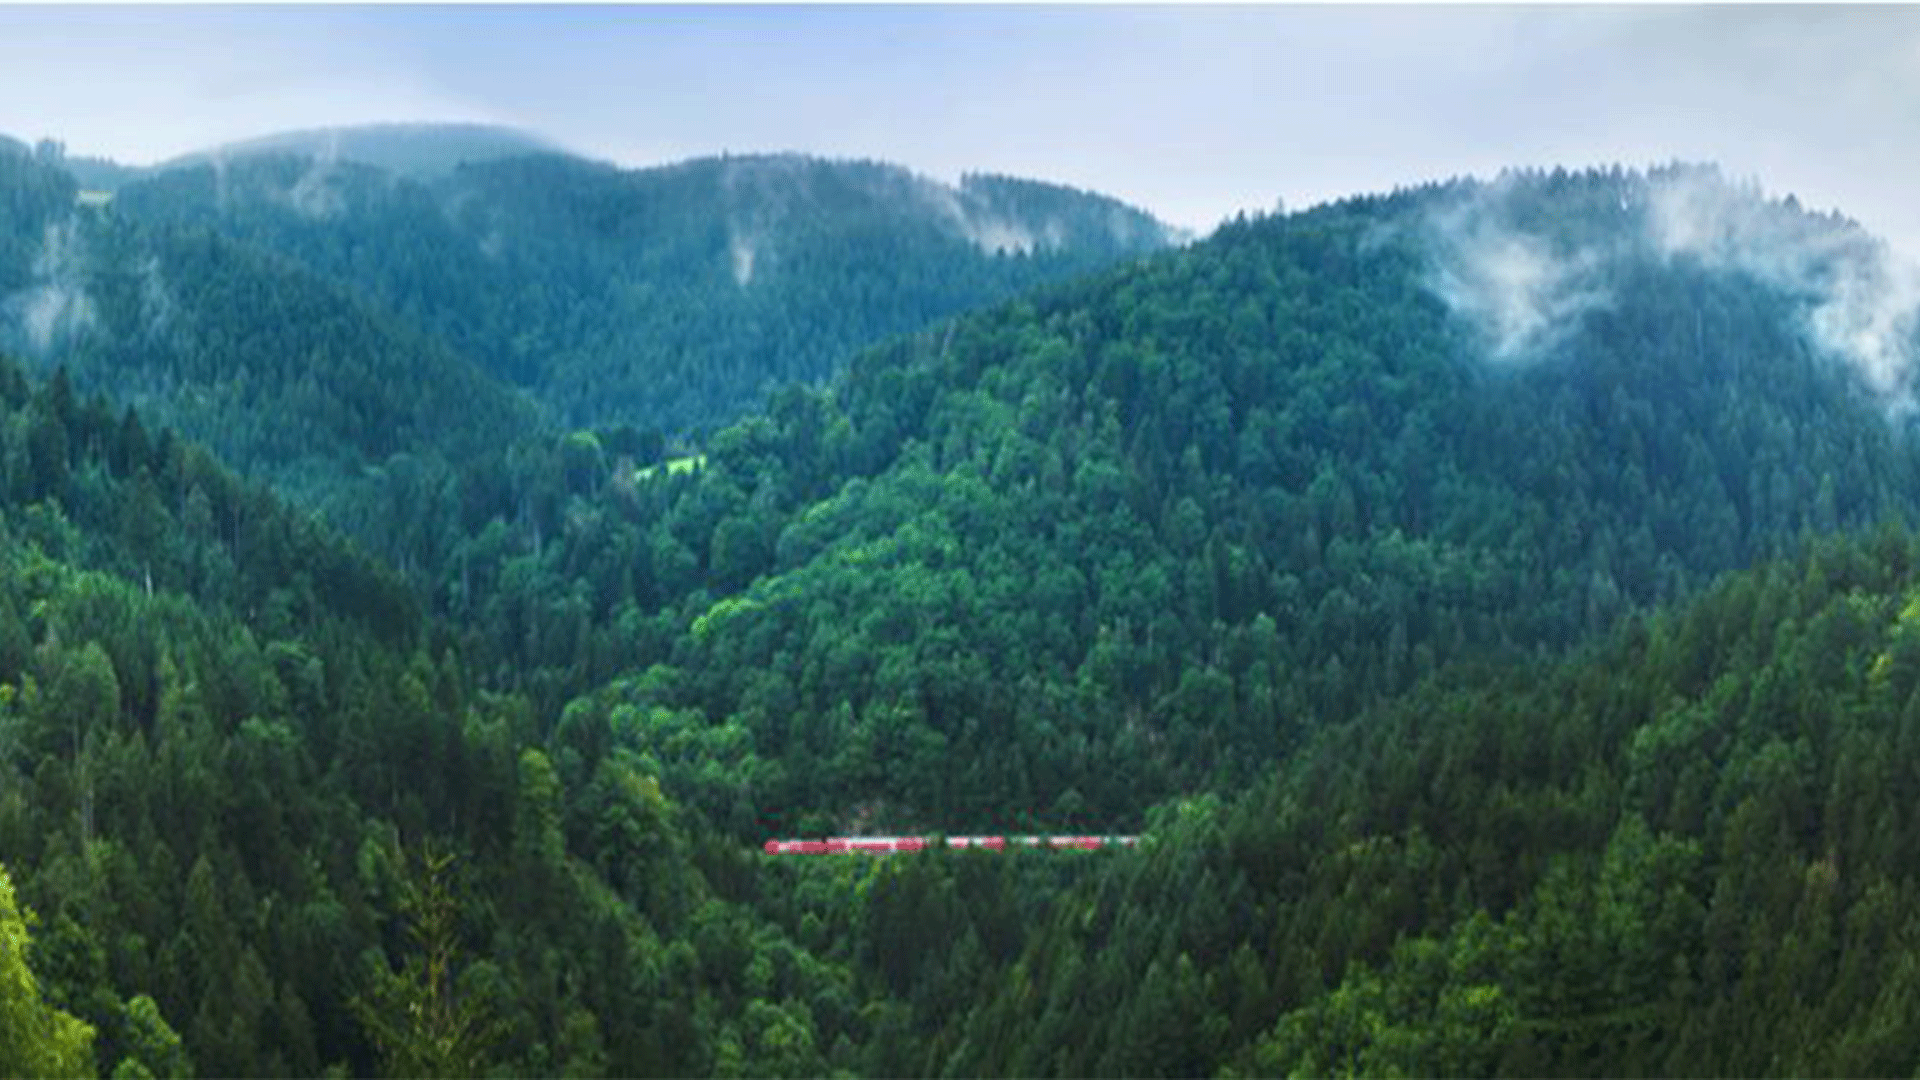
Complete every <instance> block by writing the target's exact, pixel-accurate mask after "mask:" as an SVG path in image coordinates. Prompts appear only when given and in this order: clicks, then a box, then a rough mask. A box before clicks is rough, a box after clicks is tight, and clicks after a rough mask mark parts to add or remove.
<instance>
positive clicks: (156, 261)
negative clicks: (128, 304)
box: [137, 255, 178, 341]
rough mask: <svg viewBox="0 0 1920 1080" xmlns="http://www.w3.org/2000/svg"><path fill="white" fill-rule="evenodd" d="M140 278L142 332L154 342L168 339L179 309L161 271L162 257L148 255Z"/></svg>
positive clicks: (140, 272) (140, 269)
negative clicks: (167, 336)
mask: <svg viewBox="0 0 1920 1080" xmlns="http://www.w3.org/2000/svg"><path fill="white" fill-rule="evenodd" d="M137 273H138V275H139V278H140V323H141V329H142V332H143V333H145V335H146V337H147V338H148V339H149V340H152V341H158V340H161V339H163V338H165V337H166V335H167V332H168V331H169V330H171V329H172V328H173V324H174V319H175V317H176V313H177V311H178V308H177V307H176V306H175V304H174V300H173V293H172V291H171V290H169V289H168V288H167V280H166V276H165V275H164V274H163V273H162V272H161V269H160V257H159V256H157V255H148V256H147V257H146V259H144V260H143V261H142V262H141V263H140V267H139V269H138V271H137Z"/></svg>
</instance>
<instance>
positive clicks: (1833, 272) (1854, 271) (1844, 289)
mask: <svg viewBox="0 0 1920 1080" xmlns="http://www.w3.org/2000/svg"><path fill="white" fill-rule="evenodd" d="M1648 209H1649V213H1648V228H1649V231H1650V233H1651V236H1652V239H1653V242H1654V245H1655V247H1656V248H1657V250H1658V251H1659V252H1660V253H1661V254H1662V255H1663V256H1665V257H1667V258H1691V259H1695V260H1698V261H1699V262H1700V263H1702V264H1703V265H1705V266H1708V267H1710V268H1713V269H1717V270H1723V271H1731V272H1735V273H1741V274H1745V275H1748V276H1750V277H1752V278H1755V279H1756V280H1759V281H1761V282H1764V283H1766V284H1767V285H1769V286H1771V287H1773V288H1775V289H1779V290H1781V291H1782V292H1784V293H1787V294H1788V295H1791V296H1797V297H1800V298H1803V302H1804V305H1805V306H1804V308H1803V310H1802V311H1801V313H1800V320H1801V330H1802V332H1803V333H1804V334H1805V336H1806V338H1807V340H1808V342H1809V344H1811V345H1812V346H1813V347H1814V348H1816V349H1818V350H1819V351H1821V352H1823V353H1826V354H1828V355H1831V356H1834V357H1837V358H1839V359H1841V360H1843V361H1845V362H1847V363H1848V364H1849V365H1850V366H1851V367H1852V368H1853V369H1854V370H1855V371H1856V372H1858V373H1859V375H1860V377H1861V379H1862V380H1863V381H1864V382H1865V383H1866V384H1867V385H1868V386H1869V387H1870V388H1872V389H1873V390H1874V392H1875V393H1877V394H1879V395H1880V396H1881V397H1882V398H1883V399H1884V400H1885V401H1886V402H1887V403H1888V404H1889V406H1890V407H1893V408H1896V409H1899V410H1902V411H1904V410H1906V409H1909V408H1911V407H1912V404H1913V402H1912V392H1913V387H1912V382H1913V375H1914V372H1913V368H1914V359H1915V352H1914V346H1915V329H1916V316H1917V315H1920V267H1917V266H1915V264H1914V263H1913V262H1912V261H1911V260H1910V259H1908V258H1906V257H1904V256H1903V255H1901V254H1900V253H1898V252H1896V251H1894V249H1893V248H1892V247H1890V246H1889V245H1888V244H1887V243H1886V242H1885V241H1883V240H1881V239H1879V238H1876V237H1874V236H1872V235H1870V234H1869V233H1868V232H1867V231H1866V230H1865V229H1862V228H1861V227H1860V226H1859V225H1857V224H1855V223H1853V222H1851V221H1846V220H1842V219H1838V218H1831V217H1818V216H1814V215H1810V214H1808V213H1806V212H1805V211H1804V210H1802V209H1801V207H1800V205H1799V203H1798V201H1797V200H1791V199H1780V200H1772V199H1767V198H1766V197H1765V195H1764V194H1763V192H1762V191H1761V189H1760V187H1759V185H1758V184H1757V183H1751V182H1750V183H1746V184H1730V183H1728V182H1726V181H1724V180H1722V179H1721V178H1720V177H1719V176H1718V174H1716V173H1713V172H1710V171H1706V170H1690V171H1687V172H1685V173H1681V174H1678V175H1674V176H1671V177H1668V178H1666V179H1665V180H1664V181H1663V182H1661V183H1659V184H1657V185H1655V186H1654V188H1653V189H1652V193H1651V198H1650V200H1649V208H1648Z"/></svg>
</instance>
